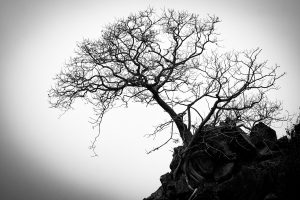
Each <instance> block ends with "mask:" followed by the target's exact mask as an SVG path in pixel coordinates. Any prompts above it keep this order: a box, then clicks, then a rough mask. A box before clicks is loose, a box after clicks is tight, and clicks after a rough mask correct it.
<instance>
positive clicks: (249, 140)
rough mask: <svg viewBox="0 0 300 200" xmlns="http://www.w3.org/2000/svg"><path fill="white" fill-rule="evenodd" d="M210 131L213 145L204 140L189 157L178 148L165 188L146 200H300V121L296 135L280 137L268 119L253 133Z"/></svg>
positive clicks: (208, 136)
mask: <svg viewBox="0 0 300 200" xmlns="http://www.w3.org/2000/svg"><path fill="white" fill-rule="evenodd" d="M205 135H206V141H207V144H208V146H209V148H207V147H205V146H203V143H199V144H198V146H196V147H195V148H193V150H191V151H190V152H189V153H188V154H186V155H185V156H183V154H182V153H183V152H184V148H183V147H177V148H176V149H175V150H174V154H173V160H172V162H171V164H170V168H171V172H169V173H167V174H165V175H163V176H161V179H160V180H161V183H162V186H161V187H160V188H159V189H158V190H157V191H156V192H154V193H153V194H152V195H151V196H150V197H148V198H146V199H144V200H206V199H207V200H227V199H230V200H271V199H272V200H294V199H299V196H300V195H299V192H298V190H299V189H298V185H299V180H300V124H299V125H296V126H295V127H294V129H293V130H292V132H291V139H288V138H287V137H286V136H285V137H282V138H280V139H279V140H277V138H276V133H275V131H274V130H273V129H271V128H270V127H268V126H266V125H264V124H262V123H259V124H258V125H257V126H255V127H254V129H253V131H252V132H251V135H250V137H248V135H246V134H245V133H244V132H243V131H242V130H240V129H239V128H236V127H232V126H231V127H225V128H224V127H222V128H218V129H215V130H209V131H208V132H207V133H206V134H205ZM266 141H267V142H266ZM267 147H268V149H266V148H267ZM181 159H183V161H182V160H181Z"/></svg>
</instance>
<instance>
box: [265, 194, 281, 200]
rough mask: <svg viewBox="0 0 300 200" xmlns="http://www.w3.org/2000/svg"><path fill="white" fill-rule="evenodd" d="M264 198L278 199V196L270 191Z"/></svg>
mask: <svg viewBox="0 0 300 200" xmlns="http://www.w3.org/2000/svg"><path fill="white" fill-rule="evenodd" d="M264 200H278V197H277V196H276V194H274V193H270V194H267V196H265V198H264Z"/></svg>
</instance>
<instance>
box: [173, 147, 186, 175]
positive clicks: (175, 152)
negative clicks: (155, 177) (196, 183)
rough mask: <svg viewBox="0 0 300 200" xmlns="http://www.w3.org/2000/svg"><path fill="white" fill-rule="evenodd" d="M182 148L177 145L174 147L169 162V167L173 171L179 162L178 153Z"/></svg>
mask: <svg viewBox="0 0 300 200" xmlns="http://www.w3.org/2000/svg"><path fill="white" fill-rule="evenodd" d="M183 149H184V147H183V146H178V147H175V148H174V152H173V159H172V161H171V163H170V169H171V171H174V170H175V169H176V168H177V166H178V164H179V162H180V154H181V152H182V150H183Z"/></svg>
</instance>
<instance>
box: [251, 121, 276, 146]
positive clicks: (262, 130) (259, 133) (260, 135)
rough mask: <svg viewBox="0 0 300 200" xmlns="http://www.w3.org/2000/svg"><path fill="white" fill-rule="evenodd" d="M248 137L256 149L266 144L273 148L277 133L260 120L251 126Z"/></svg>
mask: <svg viewBox="0 0 300 200" xmlns="http://www.w3.org/2000/svg"><path fill="white" fill-rule="evenodd" d="M250 139H251V141H252V143H253V144H254V145H255V146H256V147H257V148H258V149H262V148H264V147H265V146H268V147H269V148H270V149H271V150H273V149H274V148H275V145H274V144H275V143H276V142H277V135H276V132H275V131H274V130H273V129H272V128H270V127H269V126H267V125H265V124H264V123H262V122H259V123H258V124H256V125H255V126H254V127H253V128H252V130H251V132H250Z"/></svg>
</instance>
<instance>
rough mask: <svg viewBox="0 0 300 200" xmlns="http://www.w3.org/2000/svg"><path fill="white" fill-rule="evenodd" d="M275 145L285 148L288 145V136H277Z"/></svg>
mask: <svg viewBox="0 0 300 200" xmlns="http://www.w3.org/2000/svg"><path fill="white" fill-rule="evenodd" d="M276 145H277V146H278V147H279V148H280V149H282V148H284V149H285V148H287V147H288V145H289V139H288V137H287V136H283V137H281V138H279V139H278V140H277V142H276Z"/></svg>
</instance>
